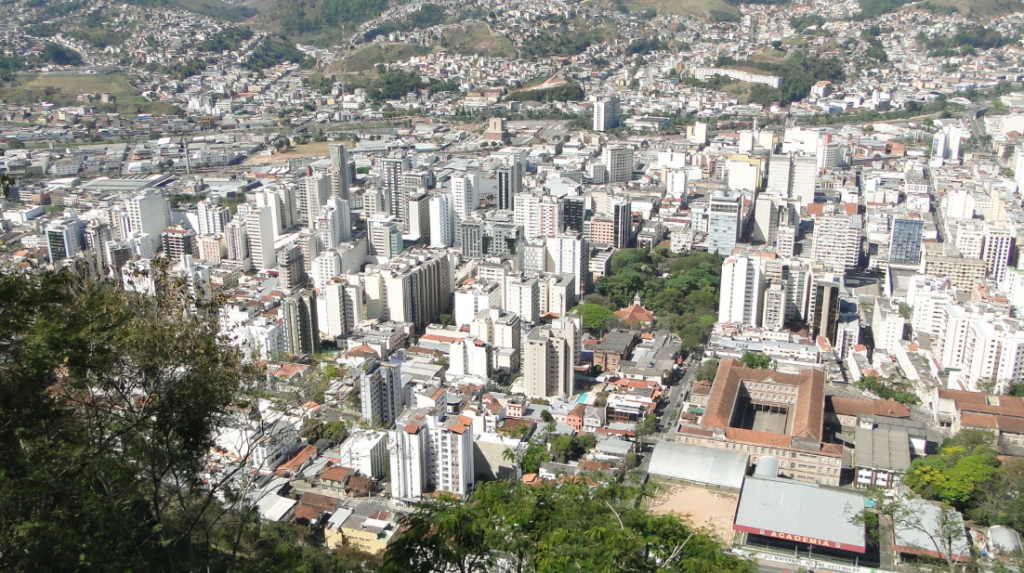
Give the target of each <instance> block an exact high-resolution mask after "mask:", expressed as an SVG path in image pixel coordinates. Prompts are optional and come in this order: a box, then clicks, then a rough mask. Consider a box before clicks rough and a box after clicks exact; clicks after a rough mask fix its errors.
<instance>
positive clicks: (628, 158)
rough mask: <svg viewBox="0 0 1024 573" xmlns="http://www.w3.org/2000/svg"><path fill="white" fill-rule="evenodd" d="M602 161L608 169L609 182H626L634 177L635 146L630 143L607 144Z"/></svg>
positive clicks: (602, 154)
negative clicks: (629, 144)
mask: <svg viewBox="0 0 1024 573" xmlns="http://www.w3.org/2000/svg"><path fill="white" fill-rule="evenodd" d="M601 161H602V163H604V166H605V168H606V169H607V170H608V182H609V183H624V182H628V181H630V180H631V179H632V178H633V148H632V147H631V146H628V145H606V146H605V148H604V151H602V152H601Z"/></svg>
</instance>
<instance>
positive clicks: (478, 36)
mask: <svg viewBox="0 0 1024 573" xmlns="http://www.w3.org/2000/svg"><path fill="white" fill-rule="evenodd" d="M445 39H446V40H447V41H448V45H449V46H450V49H451V50H452V51H454V52H457V53H460V54H478V55H481V56H492V57H495V58H514V57H516V49H515V46H513V45H512V41H511V40H509V39H508V38H506V37H504V36H498V35H495V34H494V33H492V32H491V29H490V28H489V27H488V26H487V24H483V23H475V24H470V25H469V26H466V27H465V28H461V29H458V30H453V31H449V32H448V33H446V34H445Z"/></svg>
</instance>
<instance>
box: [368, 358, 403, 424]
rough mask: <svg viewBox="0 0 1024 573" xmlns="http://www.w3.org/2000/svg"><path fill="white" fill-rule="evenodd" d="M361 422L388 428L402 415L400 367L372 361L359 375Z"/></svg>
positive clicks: (399, 365)
mask: <svg viewBox="0 0 1024 573" xmlns="http://www.w3.org/2000/svg"><path fill="white" fill-rule="evenodd" d="M359 398H360V400H361V402H362V414H363V420H364V421H367V422H369V423H370V424H373V425H380V426H384V427H388V426H390V425H391V423H392V422H394V421H395V418H397V417H398V415H399V414H401V413H402V366H401V364H392V363H390V362H380V361H377V360H375V361H373V362H371V363H369V365H368V367H366V368H364V369H363V372H362V374H360V382H359Z"/></svg>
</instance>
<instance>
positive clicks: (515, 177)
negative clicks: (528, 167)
mask: <svg viewBox="0 0 1024 573" xmlns="http://www.w3.org/2000/svg"><path fill="white" fill-rule="evenodd" d="M522 192H523V164H522V163H520V162H519V161H515V162H513V163H512V165H506V166H502V167H499V168H498V208H499V209H508V210H512V209H514V208H515V197H516V195H518V194H520V193H522Z"/></svg>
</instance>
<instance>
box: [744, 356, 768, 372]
mask: <svg viewBox="0 0 1024 573" xmlns="http://www.w3.org/2000/svg"><path fill="white" fill-rule="evenodd" d="M740 362H742V363H743V365H744V366H746V367H747V368H754V369H756V370H767V369H769V368H771V366H772V357H771V356H768V355H767V354H761V353H760V352H744V353H743V356H742V357H741V358H740Z"/></svg>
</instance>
